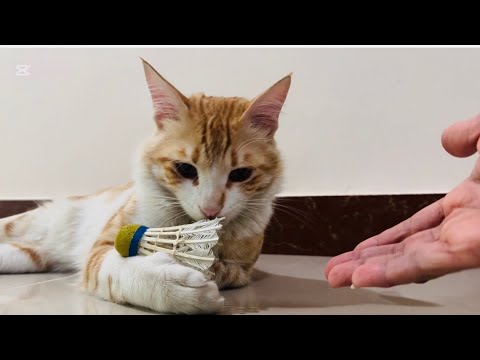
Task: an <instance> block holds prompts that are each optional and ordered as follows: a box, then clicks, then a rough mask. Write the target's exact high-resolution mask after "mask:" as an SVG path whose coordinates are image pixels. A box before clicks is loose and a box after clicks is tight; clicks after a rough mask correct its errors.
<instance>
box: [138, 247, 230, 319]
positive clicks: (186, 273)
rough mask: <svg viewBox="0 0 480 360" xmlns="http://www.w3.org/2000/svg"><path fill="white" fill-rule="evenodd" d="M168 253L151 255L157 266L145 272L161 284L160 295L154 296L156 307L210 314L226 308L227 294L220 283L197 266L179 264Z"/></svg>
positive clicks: (154, 284) (156, 284) (173, 311)
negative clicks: (168, 257)
mask: <svg viewBox="0 0 480 360" xmlns="http://www.w3.org/2000/svg"><path fill="white" fill-rule="evenodd" d="M166 256H167V255H166V254H154V255H150V256H149V258H150V259H149V260H150V261H151V262H152V263H156V264H158V268H157V267H154V268H151V270H152V271H151V272H150V271H148V272H147V274H146V276H147V277H149V278H150V279H147V281H149V282H151V283H152V285H153V286H154V287H160V288H158V291H157V293H158V295H157V296H158V297H157V298H154V303H153V304H152V305H153V308H154V310H157V311H160V312H169V313H176V314H210V313H216V312H219V311H221V310H222V309H223V306H224V298H223V297H222V296H221V295H220V292H219V290H218V286H217V285H216V284H215V282H214V281H209V280H207V279H206V278H205V276H204V275H203V274H202V273H201V272H199V271H197V270H194V269H191V268H189V267H186V266H184V265H180V264H178V263H176V262H175V261H173V260H171V259H167V258H166Z"/></svg>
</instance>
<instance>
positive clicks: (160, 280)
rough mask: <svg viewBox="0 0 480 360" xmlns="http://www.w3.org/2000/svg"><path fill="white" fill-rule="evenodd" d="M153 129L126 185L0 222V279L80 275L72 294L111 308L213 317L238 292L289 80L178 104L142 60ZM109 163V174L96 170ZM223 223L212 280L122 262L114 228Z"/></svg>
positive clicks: (169, 263) (267, 205) (260, 231)
mask: <svg viewBox="0 0 480 360" xmlns="http://www.w3.org/2000/svg"><path fill="white" fill-rule="evenodd" d="M143 66H144V70H145V75H146V79H147V83H148V86H149V89H150V93H151V96H152V100H153V107H154V120H155V124H156V127H155V131H154V133H153V134H152V136H150V137H149V138H148V139H147V140H146V141H145V143H144V144H142V146H141V151H140V153H139V156H138V161H137V162H136V169H135V172H134V181H133V182H131V183H129V184H126V185H123V186H119V187H113V188H109V189H106V190H104V191H100V192H98V193H96V194H93V195H87V196H74V197H70V198H67V199H64V200H59V201H54V202H51V203H47V204H44V205H42V206H41V207H39V208H37V209H35V210H32V211H29V212H26V213H23V214H19V215H15V216H11V217H8V218H5V219H1V220H0V273H26V272H45V271H82V273H83V280H82V287H83V288H84V289H85V290H87V291H88V292H90V293H92V294H95V295H97V296H99V297H101V298H103V299H107V300H110V301H112V302H116V303H123V304H132V305H136V306H141V307H145V308H148V309H152V310H155V311H158V312H169V313H212V312H217V311H220V310H221V309H222V307H223V302H224V300H223V298H222V296H221V295H220V293H219V288H220V289H222V288H227V287H240V286H244V285H246V284H248V282H249V280H250V275H251V272H252V270H253V265H254V263H255V262H256V260H257V258H258V256H259V253H260V250H261V247H262V242H263V236H264V231H265V228H266V226H267V224H268V222H269V221H270V218H271V216H272V212H273V210H272V206H273V201H274V197H275V195H276V193H277V192H278V190H279V186H280V183H281V177H282V163H281V159H280V157H279V153H278V150H277V147H276V144H275V140H274V134H275V131H276V130H277V127H278V118H279V114H280V111H281V109H282V106H283V104H284V101H285V99H286V97H287V93H288V90H289V87H290V81H291V77H290V75H289V76H287V77H285V78H283V79H282V80H280V81H279V82H277V83H276V84H275V85H273V86H272V87H270V88H269V89H268V90H267V91H265V92H263V93H262V94H261V95H259V96H258V97H256V98H255V99H254V100H252V101H249V100H247V99H244V98H237V97H234V98H224V97H209V96H205V95H203V94H196V95H193V96H191V97H190V98H187V97H185V96H184V95H182V94H181V93H180V92H179V91H178V90H177V89H175V88H174V87H173V86H172V85H171V84H170V83H169V82H168V81H166V80H165V79H164V78H163V77H162V76H160V75H159V74H158V73H157V72H156V71H155V69H153V67H152V66H150V65H149V64H148V63H147V62H145V61H143ZM107 165H108V164H107ZM220 216H222V217H223V216H224V217H225V218H226V220H225V221H224V229H223V230H224V232H223V233H222V237H221V244H222V246H220V250H219V254H218V255H219V259H220V260H219V262H218V263H217V264H216V265H215V268H214V270H215V277H214V279H207V278H205V276H204V275H203V274H202V273H200V272H198V271H196V270H193V269H191V268H189V267H185V266H183V265H180V264H178V263H176V262H175V261H174V260H173V258H172V257H171V256H170V255H167V254H163V253H157V254H154V255H151V256H145V257H144V256H137V257H131V258H122V257H121V256H120V255H119V254H118V253H117V252H116V251H115V249H114V247H113V243H114V239H115V237H116V234H117V232H118V230H119V229H120V227H121V226H123V225H125V224H128V223H137V224H144V225H146V226H149V227H163V226H173V225H179V224H185V223H190V222H191V221H192V220H194V221H197V220H200V219H204V218H214V217H220Z"/></svg>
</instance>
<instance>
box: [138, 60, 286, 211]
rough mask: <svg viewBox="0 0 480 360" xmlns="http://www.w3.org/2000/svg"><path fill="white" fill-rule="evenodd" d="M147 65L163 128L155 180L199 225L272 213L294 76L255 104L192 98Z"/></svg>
mask: <svg viewBox="0 0 480 360" xmlns="http://www.w3.org/2000/svg"><path fill="white" fill-rule="evenodd" d="M143 66H144V70H145V75H146V79H147V83H148V87H149V90H150V93H151V97H152V100H153V107H154V120H155V123H156V131H155V134H154V135H153V136H152V137H151V138H150V139H149V140H148V141H147V142H146V143H145V145H144V148H143V154H142V161H143V169H144V174H145V176H147V177H148V178H149V181H150V183H151V184H154V185H153V186H155V187H157V189H158V190H159V191H162V193H163V194H167V195H168V196H170V198H169V199H170V200H171V202H172V203H176V204H177V205H180V206H181V208H182V209H183V211H185V212H186V214H187V215H188V216H189V217H190V218H192V219H194V220H200V219H205V218H214V217H222V216H225V217H226V218H227V219H232V218H234V217H236V216H241V214H243V216H249V215H248V214H247V212H250V213H251V214H252V211H250V210H252V209H255V208H264V207H268V208H271V202H272V200H273V197H274V195H275V193H276V192H277V191H278V188H279V185H280V180H281V175H282V163H281V160H280V156H279V153H278V151H277V147H276V144H275V141H274V134H275V132H276V130H277V127H278V118H279V114H280V111H281V109H282V106H283V103H284V101H285V99H286V97H287V93H288V89H289V87H290V81H291V76H290V75H289V76H286V77H285V78H283V79H281V80H280V81H278V82H277V83H276V84H274V85H273V86H272V87H270V88H269V89H268V90H266V91H264V92H263V93H261V94H260V95H259V96H257V97H256V98H255V99H253V100H251V101H250V100H247V99H244V98H238V97H232V98H226V97H209V96H205V95H203V94H197V95H193V96H191V97H189V98H188V97H186V96H184V95H183V94H182V93H180V92H179V91H178V90H177V89H175V87H174V86H173V85H171V84H170V83H169V82H168V81H167V80H165V79H164V78H163V77H162V76H160V74H158V73H157V72H156V71H155V69H154V68H153V67H152V66H151V65H149V64H148V63H147V62H145V61H143ZM159 198H160V197H159ZM164 198H166V197H164ZM253 213H255V212H254V211H253ZM250 216H251V215H250Z"/></svg>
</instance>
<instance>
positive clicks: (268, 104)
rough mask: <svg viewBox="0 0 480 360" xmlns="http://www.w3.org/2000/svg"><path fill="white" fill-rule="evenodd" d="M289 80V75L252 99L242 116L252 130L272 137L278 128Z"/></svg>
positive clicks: (290, 76) (290, 75)
mask: <svg viewBox="0 0 480 360" xmlns="http://www.w3.org/2000/svg"><path fill="white" fill-rule="evenodd" d="M291 80H292V74H289V75H288V76H285V77H284V78H283V79H282V80H280V81H279V82H277V83H276V84H274V85H273V86H271V87H270V88H269V89H268V90H267V91H265V92H263V93H262V94H260V95H259V96H257V97H256V98H255V99H253V100H252V101H251V103H250V106H249V107H248V109H247V110H246V111H245V113H244V115H243V118H244V120H245V121H247V122H249V124H250V126H252V127H253V128H257V129H261V130H264V131H266V133H267V135H268V136H273V135H274V134H275V132H276V131H277V128H278V117H279V116H280V111H281V110H282V107H283V104H284V102H285V99H286V98H287V94H288V89H289V88H290V83H291Z"/></svg>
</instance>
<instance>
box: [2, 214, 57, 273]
mask: <svg viewBox="0 0 480 360" xmlns="http://www.w3.org/2000/svg"><path fill="white" fill-rule="evenodd" d="M35 215H36V211H35V210H32V211H29V212H26V213H23V214H18V215H14V216H10V217H7V218H4V219H0V274H2V273H32V272H44V271H46V270H47V269H48V265H47V260H46V256H45V254H42V253H41V251H40V250H39V247H38V246H36V245H35V243H36V242H37V241H39V240H41V238H39V236H41V233H42V232H43V229H33V228H32V227H35V226H38V225H36V224H35V221H34V217H35Z"/></svg>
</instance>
